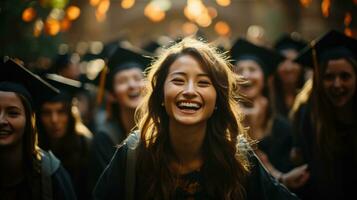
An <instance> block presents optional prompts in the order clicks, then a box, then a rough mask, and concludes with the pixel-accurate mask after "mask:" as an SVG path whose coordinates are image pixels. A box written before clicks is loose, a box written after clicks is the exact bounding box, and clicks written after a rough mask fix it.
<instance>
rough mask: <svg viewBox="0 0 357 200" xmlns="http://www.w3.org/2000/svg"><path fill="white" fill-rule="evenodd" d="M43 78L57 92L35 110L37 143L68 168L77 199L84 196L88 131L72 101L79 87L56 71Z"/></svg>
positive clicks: (85, 190) (86, 197)
mask: <svg viewBox="0 0 357 200" xmlns="http://www.w3.org/2000/svg"><path fill="white" fill-rule="evenodd" d="M43 78H44V79H45V80H46V81H47V82H49V83H50V84H52V85H53V86H55V87H56V88H58V89H59V90H60V94H58V95H54V96H52V97H50V98H46V99H44V100H43V101H42V102H41V106H40V109H39V111H38V113H37V127H38V131H39V146H40V147H41V148H42V149H44V150H46V151H52V152H53V153H54V154H55V155H56V157H58V158H59V159H60V160H61V162H62V164H63V167H64V168H65V169H66V170H67V171H68V173H69V175H70V177H71V180H72V182H73V185H74V189H75V192H76V194H77V197H78V199H88V198H89V197H90V191H89V190H88V187H87V184H86V182H87V181H88V159H89V149H90V145H91V140H92V133H91V132H90V131H89V130H88V128H87V127H86V126H85V125H84V124H83V123H82V122H81V119H80V116H79V113H78V109H77V107H76V106H75V105H73V97H74V95H75V94H76V93H77V92H78V91H79V90H81V82H79V81H76V80H72V79H68V78H65V77H63V76H60V75H57V74H46V75H44V76H43Z"/></svg>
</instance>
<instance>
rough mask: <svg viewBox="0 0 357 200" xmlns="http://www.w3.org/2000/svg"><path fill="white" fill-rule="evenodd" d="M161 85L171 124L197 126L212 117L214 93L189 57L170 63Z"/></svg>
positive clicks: (209, 83) (208, 79) (209, 81)
mask: <svg viewBox="0 0 357 200" xmlns="http://www.w3.org/2000/svg"><path fill="white" fill-rule="evenodd" d="M164 84H165V85H164V104H165V109H166V112H167V114H168V115H169V117H170V123H171V124H174V123H177V124H183V125H196V124H201V123H206V122H207V120H208V119H209V118H210V117H211V115H212V113H213V111H214V108H215V104H216V95H217V94H216V90H215V88H214V86H213V84H212V81H211V79H210V78H209V76H208V74H207V73H206V72H205V71H204V70H203V69H202V67H201V65H200V64H199V63H198V62H197V61H196V60H195V59H194V58H193V57H192V56H189V55H184V56H181V57H179V58H178V59H177V60H176V61H175V62H174V63H172V65H171V66H170V69H169V72H168V75H167V77H166V80H165V83H164Z"/></svg>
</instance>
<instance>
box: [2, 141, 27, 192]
mask: <svg viewBox="0 0 357 200" xmlns="http://www.w3.org/2000/svg"><path fill="white" fill-rule="evenodd" d="M23 162H24V161H23V151H22V144H19V145H16V146H13V147H9V148H3V147H1V149H0V163H1V164H0V186H11V185H14V184H16V183H18V182H20V181H21V180H22V179H23V176H24V163H23Z"/></svg>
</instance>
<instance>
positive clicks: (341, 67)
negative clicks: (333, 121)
mask: <svg viewBox="0 0 357 200" xmlns="http://www.w3.org/2000/svg"><path fill="white" fill-rule="evenodd" d="M323 88H324V91H325V94H326V95H327V97H328V99H329V100H330V102H331V103H332V104H333V105H334V106H336V107H342V106H344V105H346V104H347V103H348V102H349V101H350V100H351V99H352V98H353V96H354V95H355V93H356V71H355V70H354V69H353V66H352V65H351V64H350V63H349V62H348V61H347V60H346V59H343V58H342V59H337V60H330V61H329V62H328V63H327V67H326V71H325V74H324V76H323Z"/></svg>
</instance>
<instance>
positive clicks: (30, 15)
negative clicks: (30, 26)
mask: <svg viewBox="0 0 357 200" xmlns="http://www.w3.org/2000/svg"><path fill="white" fill-rule="evenodd" d="M35 17H36V10H35V9H34V8H32V7H30V8H26V9H25V10H24V11H23V12H22V20H24V21H25V22H30V21H32V20H33V19H35Z"/></svg>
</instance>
